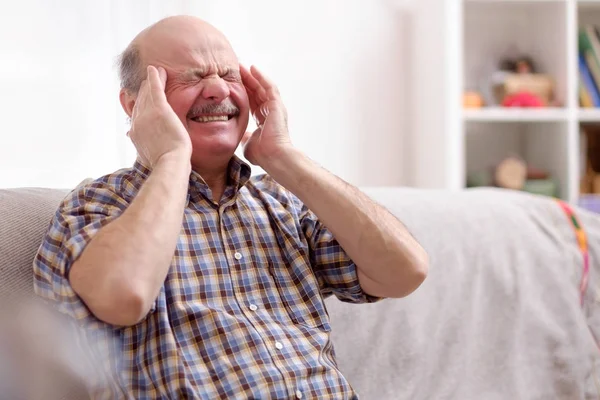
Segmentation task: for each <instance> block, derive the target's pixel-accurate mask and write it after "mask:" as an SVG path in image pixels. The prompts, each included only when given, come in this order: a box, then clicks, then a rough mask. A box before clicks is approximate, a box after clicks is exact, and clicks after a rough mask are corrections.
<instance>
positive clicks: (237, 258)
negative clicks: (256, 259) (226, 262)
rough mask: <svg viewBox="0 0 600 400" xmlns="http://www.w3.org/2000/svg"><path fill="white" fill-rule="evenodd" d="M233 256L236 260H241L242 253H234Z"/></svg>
mask: <svg viewBox="0 0 600 400" xmlns="http://www.w3.org/2000/svg"><path fill="white" fill-rule="evenodd" d="M233 256H234V257H235V259H236V260H241V259H242V253H238V252H237V251H236V252H235V254H234V255H233Z"/></svg>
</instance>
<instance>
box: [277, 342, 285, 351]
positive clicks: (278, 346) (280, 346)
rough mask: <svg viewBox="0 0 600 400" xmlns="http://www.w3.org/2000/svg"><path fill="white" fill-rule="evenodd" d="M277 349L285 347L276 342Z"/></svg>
mask: <svg viewBox="0 0 600 400" xmlns="http://www.w3.org/2000/svg"><path fill="white" fill-rule="evenodd" d="M275 347H276V348H277V350H281V349H283V345H282V344H281V343H280V342H275Z"/></svg>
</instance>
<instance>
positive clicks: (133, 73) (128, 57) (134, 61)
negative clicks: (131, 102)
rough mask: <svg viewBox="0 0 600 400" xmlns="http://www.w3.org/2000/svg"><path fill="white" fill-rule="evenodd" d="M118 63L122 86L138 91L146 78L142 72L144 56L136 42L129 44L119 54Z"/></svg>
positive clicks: (133, 91) (132, 91) (131, 91)
mask: <svg viewBox="0 0 600 400" xmlns="http://www.w3.org/2000/svg"><path fill="white" fill-rule="evenodd" d="M117 65H118V68H119V79H120V80H121V88H122V89H125V90H127V91H129V92H130V93H137V92H138V90H139V89H140V86H141V84H142V81H143V80H144V76H143V74H142V57H141V55H140V49H139V48H138V46H137V45H136V44H134V43H131V44H130V45H129V46H127V48H126V49H125V50H124V51H123V52H122V53H121V54H120V55H119V57H118V59H117Z"/></svg>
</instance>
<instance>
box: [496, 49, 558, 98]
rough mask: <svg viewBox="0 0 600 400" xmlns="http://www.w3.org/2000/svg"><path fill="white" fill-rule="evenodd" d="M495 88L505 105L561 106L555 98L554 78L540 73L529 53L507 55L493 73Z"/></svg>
mask: <svg viewBox="0 0 600 400" xmlns="http://www.w3.org/2000/svg"><path fill="white" fill-rule="evenodd" d="M492 90H493V93H494V98H495V101H496V103H497V104H500V105H502V106H503V107H548V106H558V105H559V103H558V102H557V101H556V100H555V99H554V80H553V79H552V77H551V76H550V75H547V74H543V73H539V72H538V71H537V68H536V66H535V63H534V61H533V59H532V58H531V57H529V56H520V57H515V58H504V59H502V60H500V64H499V66H498V71H496V72H495V73H494V74H493V76H492Z"/></svg>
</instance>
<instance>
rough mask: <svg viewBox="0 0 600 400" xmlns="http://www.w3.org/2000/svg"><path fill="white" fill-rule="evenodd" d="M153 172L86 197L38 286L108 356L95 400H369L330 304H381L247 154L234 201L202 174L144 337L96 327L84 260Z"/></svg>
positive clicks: (51, 236)
mask: <svg viewBox="0 0 600 400" xmlns="http://www.w3.org/2000/svg"><path fill="white" fill-rule="evenodd" d="M149 172H150V171H149V170H148V169H146V168H145V167H144V166H143V165H141V164H140V163H139V162H136V163H135V164H134V166H133V168H129V169H123V170H119V171H117V172H115V173H113V174H110V175H107V176H104V177H102V178H100V179H97V180H95V181H94V182H92V183H91V184H88V185H85V186H84V187H82V188H78V189H76V190H74V191H73V192H72V193H71V194H69V195H68V196H67V197H66V198H65V200H64V201H63V202H62V203H61V205H60V207H59V209H58V210H57V212H56V215H55V216H54V218H53V220H52V221H51V224H50V227H49V230H48V232H47V235H46V236H45V239H44V240H43V242H42V244H41V246H40V248H39V251H38V254H37V256H36V258H35V261H34V275H35V279H34V288H35V292H36V293H37V294H38V295H39V296H42V297H43V298H45V299H47V300H49V301H51V302H52V303H55V304H56V306H57V307H58V308H59V310H60V311H61V312H64V313H66V314H68V315H70V316H72V317H73V318H74V319H75V321H77V322H78V323H79V325H80V326H84V327H85V328H86V329H85V332H86V335H87V336H89V337H92V338H93V340H94V341H95V343H100V342H101V341H102V340H105V342H103V343H108V345H109V346H110V347H109V354H111V355H110V357H105V358H106V359H108V360H109V361H107V363H108V364H107V367H108V368H110V371H118V373H116V374H114V375H110V376H111V378H110V380H111V382H112V385H111V386H110V387H106V388H104V389H103V391H102V392H98V393H96V394H95V398H122V397H132V398H135V399H150V398H152V399H157V398H160V399H169V398H170V399H175V398H178V399H181V398H202V399H217V398H236V399H241V398H244V399H246V398H252V399H290V398H310V399H313V398H314V399H317V398H318V399H355V398H357V395H356V393H355V392H354V391H353V389H352V387H351V386H350V384H349V383H348V382H347V381H346V379H345V378H344V376H343V375H342V374H341V372H340V371H339V370H338V368H337V365H336V359H335V354H334V349H333V346H332V343H331V338H330V330H331V328H330V323H329V317H328V314H327V310H326V308H325V304H324V298H326V297H328V296H330V295H332V294H333V295H335V296H337V297H338V298H339V299H340V300H342V301H347V302H353V303H365V302H372V301H376V300H378V299H377V298H374V297H371V296H369V295H367V294H365V293H364V292H363V291H362V290H361V287H360V286H359V283H358V279H357V274H356V267H355V265H354V264H353V263H352V261H351V260H350V259H349V258H348V256H347V255H346V253H345V252H344V251H343V250H342V248H341V247H340V245H339V244H338V243H337V242H336V241H335V239H334V238H333V236H332V234H331V233H330V231H328V230H327V228H325V227H324V226H323V225H322V224H321V223H320V222H319V220H318V219H317V218H316V216H315V215H314V214H313V213H312V212H311V211H310V210H308V209H307V208H306V207H305V206H304V205H303V204H302V203H301V202H300V201H299V200H298V198H297V197H295V196H294V195H292V194H291V193H290V192H289V191H287V190H285V189H284V188H283V187H281V186H280V185H278V184H277V183H276V182H275V181H274V180H272V179H271V178H270V177H268V176H266V175H262V176H254V177H251V174H250V167H249V166H248V165H247V164H245V163H244V162H242V161H241V160H240V159H239V158H237V157H234V158H233V159H232V162H231V163H230V168H229V180H228V184H227V187H226V190H225V192H224V194H223V197H222V201H221V202H220V203H219V204H217V203H215V202H213V201H212V198H211V194H210V189H209V187H208V186H207V185H206V183H205V182H204V181H203V180H202V178H201V177H200V176H199V175H198V174H196V173H195V172H192V173H191V175H190V180H189V190H188V202H187V207H186V209H185V216H184V220H183V227H182V231H181V234H180V236H179V240H178V243H177V248H176V250H175V254H174V256H173V259H172V263H171V267H170V269H169V271H168V274H167V277H166V279H165V282H164V284H163V286H162V288H161V290H160V294H159V296H158V298H157V299H156V301H155V303H154V306H153V307H152V310H151V311H150V313H149V314H148V315H147V316H146V317H145V319H144V320H143V321H141V322H140V323H138V324H137V325H135V326H132V327H112V326H109V325H107V324H105V323H103V322H101V321H99V320H98V319H96V318H95V317H94V316H93V315H92V314H91V313H90V311H89V310H88V308H87V307H86V306H85V304H84V303H83V302H82V301H81V300H80V299H79V298H78V296H77V295H76V294H75V293H74V291H73V289H72V288H71V286H70V285H69V282H68V279H67V274H68V272H69V268H70V266H71V264H72V263H73V261H74V260H75V259H77V257H78V256H79V255H80V254H81V252H82V251H83V250H84V248H85V245H86V244H87V243H88V242H89V241H90V240H91V239H92V238H93V237H94V234H95V233H97V232H98V230H99V229H100V228H102V226H104V225H105V224H107V223H109V222H110V221H112V220H114V219H115V218H117V217H118V216H119V215H120V214H121V213H122V212H123V211H125V209H126V208H127V206H128V204H129V203H130V202H131V201H132V199H133V198H134V197H135V195H136V193H137V192H138V191H139V189H140V187H141V186H142V184H143V183H144V180H145V179H146V178H147V177H148V175H149Z"/></svg>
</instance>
